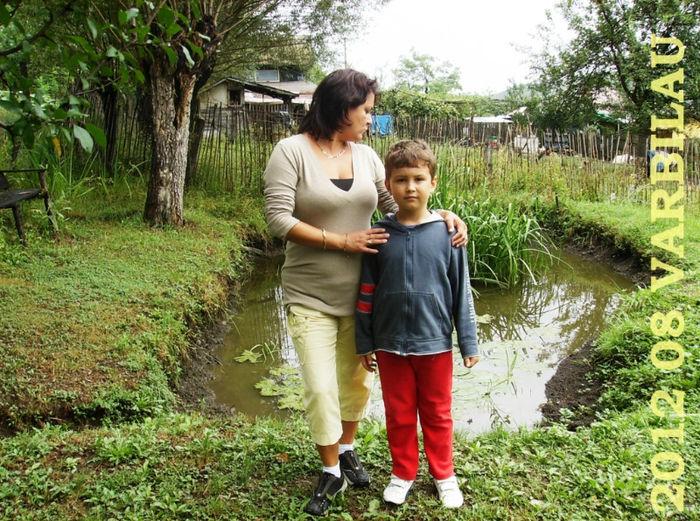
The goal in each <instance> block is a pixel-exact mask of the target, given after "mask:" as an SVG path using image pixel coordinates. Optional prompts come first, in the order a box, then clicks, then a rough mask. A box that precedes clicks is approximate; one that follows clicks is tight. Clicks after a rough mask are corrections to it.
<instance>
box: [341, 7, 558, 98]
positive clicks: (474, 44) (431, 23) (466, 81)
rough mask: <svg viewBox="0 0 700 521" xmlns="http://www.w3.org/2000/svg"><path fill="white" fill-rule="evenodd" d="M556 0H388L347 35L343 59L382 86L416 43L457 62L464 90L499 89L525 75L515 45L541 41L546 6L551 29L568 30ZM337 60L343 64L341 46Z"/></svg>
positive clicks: (533, 45) (419, 48) (388, 82)
mask: <svg viewBox="0 0 700 521" xmlns="http://www.w3.org/2000/svg"><path fill="white" fill-rule="evenodd" d="M555 4H556V0H529V1H527V2H526V1H512V0H484V1H472V0H468V1H464V0H461V1H460V0H391V2H389V4H387V5H386V6H385V7H384V8H383V9H382V10H380V11H379V12H377V13H373V14H372V15H371V19H370V20H369V22H368V24H367V26H366V30H365V31H364V33H363V34H360V35H358V37H357V38H356V39H355V40H354V41H353V40H351V39H350V38H348V41H347V64H348V66H350V67H352V68H354V69H357V70H360V71H362V72H365V73H367V74H369V75H370V76H371V77H373V78H377V79H378V80H379V82H380V86H381V87H382V88H386V87H389V86H391V83H392V81H393V75H392V73H391V71H392V69H394V68H396V67H397V66H398V65H399V60H400V58H401V57H402V56H405V57H410V56H411V49H415V50H416V51H417V52H418V53H419V54H428V55H431V56H434V57H435V58H436V59H437V61H448V62H450V63H451V64H452V65H455V66H456V67H458V69H459V70H460V72H461V78H460V80H461V81H460V82H461V85H462V88H463V90H464V92H467V93H473V94H489V93H490V94H494V93H498V92H502V91H504V90H506V88H508V85H509V80H514V81H515V82H517V83H521V82H524V81H526V80H527V76H528V70H529V69H528V66H527V65H526V64H525V63H524V62H526V61H527V55H526V54H524V53H521V52H519V51H518V49H517V48H518V47H531V48H535V49H539V48H540V47H541V45H539V44H540V42H539V41H538V39H537V37H536V27H537V25H538V24H543V25H547V18H546V15H545V10H546V9H550V10H551V11H552V13H553V15H555V27H554V29H553V30H555V31H556V32H555V34H557V35H566V34H567V33H566V29H565V25H564V22H563V21H562V20H561V18H560V17H559V16H558V11H557V10H556V9H554V5H555ZM565 37H566V36H557V38H559V39H563V38H565ZM514 46H515V47H514ZM339 64H340V65H343V51H342V49H341V50H340V51H339Z"/></svg>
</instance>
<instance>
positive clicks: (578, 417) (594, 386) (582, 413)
mask: <svg viewBox="0 0 700 521" xmlns="http://www.w3.org/2000/svg"><path fill="white" fill-rule="evenodd" d="M564 248H565V249H566V250H567V251H570V252H572V253H576V254H577V255H581V256H582V257H585V258H587V259H591V260H595V261H596V262H601V263H604V264H607V265H609V266H611V267H612V268H613V270H614V271H615V272H617V273H619V274H621V275H624V276H627V277H628V278H630V279H631V280H632V281H633V282H634V283H635V284H637V285H638V286H646V285H647V284H648V283H649V280H650V273H649V268H648V266H646V267H644V266H642V265H641V263H640V261H639V259H637V258H635V257H633V256H630V255H625V254H622V253H620V252H619V251H617V250H616V249H615V248H613V247H611V246H606V245H601V244H589V245H580V244H579V245H573V244H567V245H565V246H564ZM594 346H595V339H594V338H591V339H589V340H588V341H587V342H585V343H584V345H583V347H581V349H579V350H578V351H576V352H574V353H572V354H570V355H569V356H567V357H566V358H565V359H564V360H562V361H561V363H560V364H559V367H557V371H556V373H555V374H554V376H553V377H552V378H551V379H550V380H549V382H547V384H546V386H545V395H546V397H547V403H545V404H544V405H543V406H542V414H543V416H544V420H543V423H544V424H548V423H554V422H563V423H566V425H567V428H569V429H570V430H575V429H576V428H577V427H581V426H588V425H590V424H591V422H592V421H594V420H595V413H596V404H597V402H598V398H599V397H600V395H601V393H602V392H603V386H604V382H601V381H600V380H597V379H596V378H595V377H594V376H593V366H592V364H591V358H592V356H593V349H594ZM561 409H568V410H569V411H571V412H572V413H573V415H568V414H567V416H566V417H564V416H562V414H561V412H560V410H561Z"/></svg>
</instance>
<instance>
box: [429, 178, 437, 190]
mask: <svg viewBox="0 0 700 521" xmlns="http://www.w3.org/2000/svg"><path fill="white" fill-rule="evenodd" d="M430 186H431V187H432V189H431V191H432V190H435V187H436V186H437V176H435V177H433V178H432V179H431V180H430Z"/></svg>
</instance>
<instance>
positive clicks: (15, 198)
mask: <svg viewBox="0 0 700 521" xmlns="http://www.w3.org/2000/svg"><path fill="white" fill-rule="evenodd" d="M30 172H36V173H37V175H38V177H39V188H11V185H10V181H9V180H8V179H7V177H6V176H5V174H24V173H30ZM39 197H41V198H42V199H44V206H45V207H46V214H47V215H48V216H49V221H50V222H51V225H52V226H53V229H54V231H55V232H56V231H58V226H57V225H56V219H55V218H54V215H53V212H52V211H51V197H50V196H49V190H48V188H47V186H46V168H25V169H20V170H0V209H2V208H12V213H13V214H14V216H15V226H16V227H17V234H18V235H19V238H20V240H21V241H22V244H23V245H25V246H26V245H27V239H26V237H25V235H24V228H23V227H22V217H21V215H20V213H19V203H21V202H22V201H26V200H28V199H36V198H39Z"/></svg>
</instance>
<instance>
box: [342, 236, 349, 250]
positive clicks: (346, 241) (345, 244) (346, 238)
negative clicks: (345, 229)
mask: <svg viewBox="0 0 700 521" xmlns="http://www.w3.org/2000/svg"><path fill="white" fill-rule="evenodd" d="M347 245H348V234H347V233H346V234H345V242H344V243H343V251H345V247H346V246H347Z"/></svg>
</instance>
